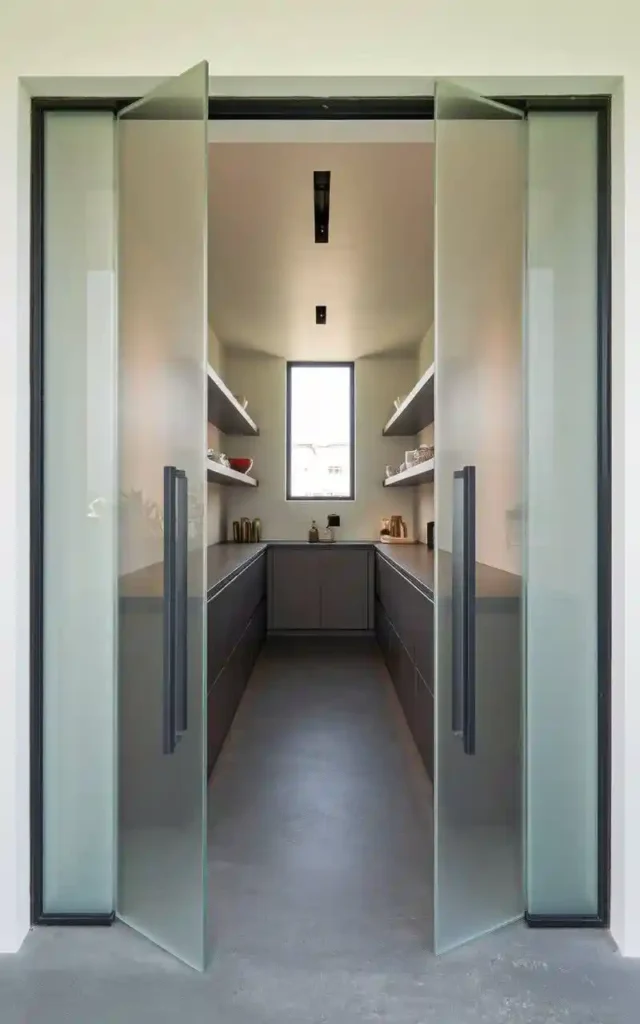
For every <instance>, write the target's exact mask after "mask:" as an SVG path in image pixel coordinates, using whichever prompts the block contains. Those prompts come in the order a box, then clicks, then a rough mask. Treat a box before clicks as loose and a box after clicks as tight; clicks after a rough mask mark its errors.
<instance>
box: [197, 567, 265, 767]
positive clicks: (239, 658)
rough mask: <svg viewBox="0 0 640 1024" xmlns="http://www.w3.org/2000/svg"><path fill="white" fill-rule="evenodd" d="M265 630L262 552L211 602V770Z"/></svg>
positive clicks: (209, 700) (208, 722)
mask: <svg viewBox="0 0 640 1024" xmlns="http://www.w3.org/2000/svg"><path fill="white" fill-rule="evenodd" d="M265 633H266V558H265V556H264V555H260V556H259V557H258V558H257V559H256V560H255V561H253V562H251V563H250V564H249V565H248V566H247V567H246V568H245V569H242V570H241V571H240V572H239V573H238V574H237V576H235V577H234V578H233V579H232V580H231V581H230V582H229V583H227V584H226V585H225V586H224V587H222V589H221V590H220V591H218V593H217V594H216V595H215V596H214V597H212V598H211V600H210V601H209V602H208V605H207V676H208V697H207V741H208V742H207V748H208V750H207V765H208V770H209V772H211V770H212V769H213V766H214V764H215V762H216V758H217V757H218V754H219V752H220V749H221V747H222V744H223V743H224V740H225V738H226V735H227V733H228V731H229V728H230V726H231V723H232V721H233V717H234V715H235V713H236V711H237V708H238V704H239V703H240V700H241V698H242V694H243V693H244V690H245V687H246V685H247V682H248V680H249V677H250V675H251V672H252V671H253V666H254V664H255V661H256V658H257V657H258V654H259V653H260V648H261V646H262V643H263V641H264V637H265Z"/></svg>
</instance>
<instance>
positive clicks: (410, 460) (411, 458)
mask: <svg viewBox="0 0 640 1024" xmlns="http://www.w3.org/2000/svg"><path fill="white" fill-rule="evenodd" d="M418 461H419V455H418V449H417V448H414V449H413V450H412V451H410V452H405V453H404V462H405V465H406V467H407V469H410V468H411V466H415V465H416V463H417V462H418Z"/></svg>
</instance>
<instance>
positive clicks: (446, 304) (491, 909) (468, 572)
mask: <svg viewBox="0 0 640 1024" xmlns="http://www.w3.org/2000/svg"><path fill="white" fill-rule="evenodd" d="M435 120H436V131H435V139H436V142H435V147H436V160H435V265H436V289H435V296H436V300H435V351H436V410H437V457H436V488H435V496H436V531H435V533H436V539H437V550H436V578H437V590H436V603H435V636H436V677H435V699H436V722H437V724H436V757H435V761H436V763H435V901H434V903H435V935H434V939H435V948H436V951H438V952H441V951H445V950H447V949H451V948H452V947H455V946H457V945H460V944H461V943H463V942H465V941H466V940H468V939H471V938H474V937H476V936H478V935H481V934H483V933H485V932H489V931H491V930H492V929H494V928H497V927H499V926H500V925H502V924H505V923H506V922H508V921H511V920H514V919H516V918H518V917H520V916H521V915H522V913H523V910H524V897H523V884H522V856H523V853H522V813H521V800H520V792H521V787H522V762H521V734H520V728H521V726H520V707H521V685H522V683H521V674H522V673H521V664H520V659H519V657H518V650H519V642H520V629H521V590H522V568H521V555H522V547H521V542H520V535H519V528H520V522H521V519H522V508H523V506H522V467H521V462H522V455H521V452H522V423H523V382H522V323H523V292H524V238H525V234H524V227H525V204H526V178H525V159H526V122H525V121H524V120H523V118H522V116H521V115H520V113H519V112H518V111H515V110H511V109H508V108H506V107H503V106H500V105H498V104H495V103H493V102H491V101H489V100H486V99H484V98H483V97H480V96H474V95H472V94H470V93H468V92H466V91H464V90H461V89H458V88H457V87H455V86H453V85H449V84H445V83H438V85H437V88H436V101H435Z"/></svg>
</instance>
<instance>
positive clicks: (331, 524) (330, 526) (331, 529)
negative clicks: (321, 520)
mask: <svg viewBox="0 0 640 1024" xmlns="http://www.w3.org/2000/svg"><path fill="white" fill-rule="evenodd" d="M338 526H340V516H337V515H335V514H334V513H330V514H329V515H328V516H327V528H326V530H325V540H328V541H330V542H331V543H333V541H335V539H336V528H337V527H338Z"/></svg>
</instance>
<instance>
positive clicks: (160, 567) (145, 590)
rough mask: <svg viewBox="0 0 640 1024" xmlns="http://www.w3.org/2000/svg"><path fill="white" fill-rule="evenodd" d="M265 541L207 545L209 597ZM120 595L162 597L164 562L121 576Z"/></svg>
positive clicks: (251, 557)
mask: <svg viewBox="0 0 640 1024" xmlns="http://www.w3.org/2000/svg"><path fill="white" fill-rule="evenodd" d="M266 547H267V545H266V544H211V545H210V546H209V547H208V548H207V597H212V596H213V594H215V592H216V591H217V590H219V589H220V588H221V587H222V586H223V585H224V584H225V583H226V582H227V580H229V579H230V578H231V577H232V576H234V575H235V574H236V573H237V572H239V570H240V569H242V568H243V567H244V566H245V565H248V564H249V562H252V561H253V559H254V558H257V556H258V555H259V554H260V553H261V552H262V551H264V550H265V549H266ZM119 591H120V597H121V598H136V599H139V598H153V599H158V598H162V596H163V594H164V563H163V562H156V563H155V564H154V565H148V566H146V567H145V568H144V569H138V570H137V572H131V573H129V574H128V575H127V576H121V577H120V580H119Z"/></svg>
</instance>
